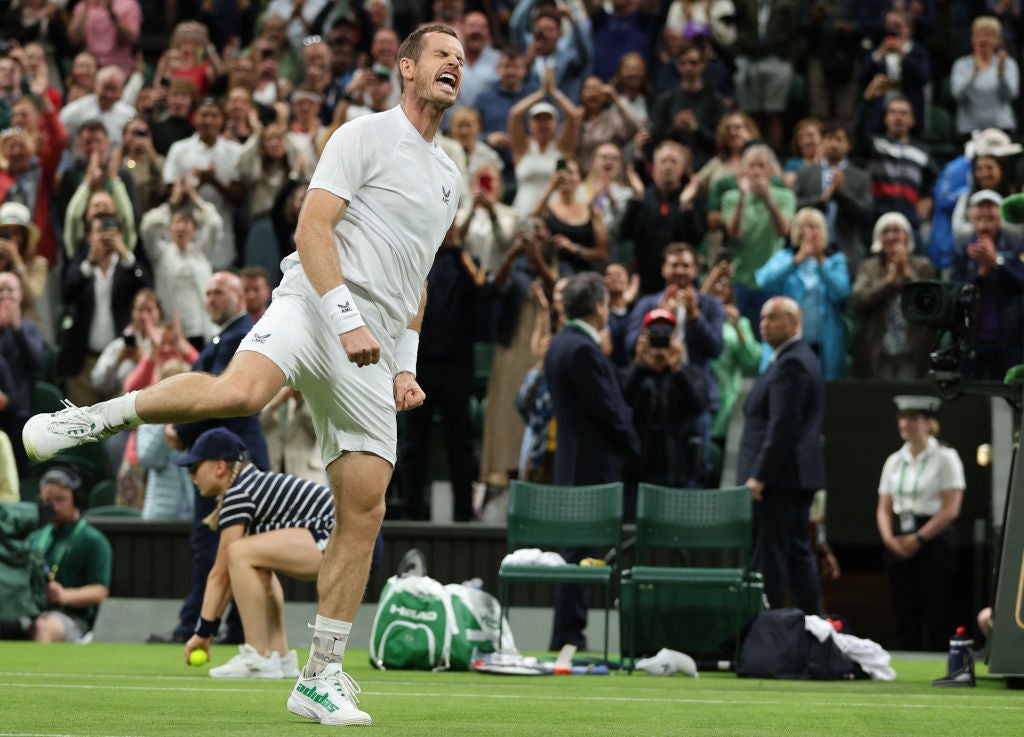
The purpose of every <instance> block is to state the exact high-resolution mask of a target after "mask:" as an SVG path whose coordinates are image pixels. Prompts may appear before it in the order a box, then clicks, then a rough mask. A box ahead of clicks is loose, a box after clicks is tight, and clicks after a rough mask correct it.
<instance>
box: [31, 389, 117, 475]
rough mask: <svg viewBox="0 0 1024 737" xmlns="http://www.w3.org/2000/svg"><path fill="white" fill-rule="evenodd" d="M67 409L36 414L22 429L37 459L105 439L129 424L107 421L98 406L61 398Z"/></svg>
mask: <svg viewBox="0 0 1024 737" xmlns="http://www.w3.org/2000/svg"><path fill="white" fill-rule="evenodd" d="M62 401H63V403H64V409H62V410H59V411H57V412H51V413H49V414H41V415H33V416H32V417H30V418H29V421H28V422H26V423H25V427H24V429H23V430H22V431H21V440H22V443H23V444H24V445H25V452H26V453H28V455H29V457H30V458H32V459H33V460H36V461H47V460H49V459H50V458H53V457H54V456H55V455H57V454H58V453H60V452H61V451H62V450H67V449H68V448H75V447H77V446H79V445H84V444H85V443H95V442H98V441H100V440H105V439H106V438H109V437H110V436H112V435H116V434H117V433H119V432H121V430H125V429H127V428H129V427H130V426H131V425H130V424H129V423H124V424H123V425H121V426H119V427H111V426H109V425H107V423H106V421H105V420H104V418H103V413H102V412H101V411H100V410H99V409H98V407H97V406H90V407H77V406H75V405H74V404H72V403H71V402H69V401H68V400H66V399H64V400H62Z"/></svg>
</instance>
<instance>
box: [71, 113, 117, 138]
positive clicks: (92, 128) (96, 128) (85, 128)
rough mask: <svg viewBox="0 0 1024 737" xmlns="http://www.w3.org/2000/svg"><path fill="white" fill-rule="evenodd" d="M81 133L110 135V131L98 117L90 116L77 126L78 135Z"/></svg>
mask: <svg viewBox="0 0 1024 737" xmlns="http://www.w3.org/2000/svg"><path fill="white" fill-rule="evenodd" d="M83 133H102V134H103V135H105V136H107V137H108V138H109V137H110V131H108V130H107V126H105V125H104V124H103V121H102V120H99V119H98V118H92V119H90V120H87V121H85V122H84V123H82V124H81V125H80V126H78V135H79V136H81V135H82V134H83Z"/></svg>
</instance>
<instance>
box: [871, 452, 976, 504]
mask: <svg viewBox="0 0 1024 737" xmlns="http://www.w3.org/2000/svg"><path fill="white" fill-rule="evenodd" d="M965 486H966V482H965V481H964V465H963V463H962V462H961V461H960V456H959V455H958V454H957V452H956V451H955V450H954V449H953V448H949V447H947V446H944V445H942V444H941V443H939V441H937V440H936V439H935V438H930V439H929V440H928V445H927V446H925V449H924V450H923V451H921V453H920V454H919V455H918V456H917V458H914V457H913V455H912V454H911V453H910V447H909V446H908V445H907V444H905V443H904V445H903V447H902V448H900V449H899V450H898V451H896V452H895V453H893V454H892V455H891V456H889V458H888V459H887V460H886V462H885V465H884V466H883V467H882V478H881V480H880V481H879V482H878V494H879V495H880V496H881V495H885V494H888V495H889V496H891V497H892V506H893V512H894V513H895V514H903V513H905V512H906V513H910V514H914V515H918V516H922V517H931V516H932V515H934V514H936V513H937V512H938V511H939V509H940V508H941V507H942V496H941V494H942V492H943V491H945V490H947V489H963V488H964V487H965Z"/></svg>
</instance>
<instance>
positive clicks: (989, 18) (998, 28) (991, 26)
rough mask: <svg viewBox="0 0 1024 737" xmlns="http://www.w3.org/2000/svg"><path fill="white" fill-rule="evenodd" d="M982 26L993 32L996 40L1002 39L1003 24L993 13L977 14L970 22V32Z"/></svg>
mask: <svg viewBox="0 0 1024 737" xmlns="http://www.w3.org/2000/svg"><path fill="white" fill-rule="evenodd" d="M983 28H987V29H988V30H990V31H992V32H994V33H995V34H996V38H997V39H998V40H1000V41H1001V40H1002V39H1003V24H1002V23H1000V22H999V19H998V18H996V17H995V16H994V15H979V16H978V17H977V18H975V19H974V22H973V23H971V33H974V32H975V31H978V30H981V29H983Z"/></svg>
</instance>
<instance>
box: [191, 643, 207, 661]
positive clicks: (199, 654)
mask: <svg viewBox="0 0 1024 737" xmlns="http://www.w3.org/2000/svg"><path fill="white" fill-rule="evenodd" d="M206 659H207V658H206V651H205V650H203V649H202V648H200V647H197V648H196V649H195V650H193V651H192V652H190V653H189V654H188V662H189V665H206Z"/></svg>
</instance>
